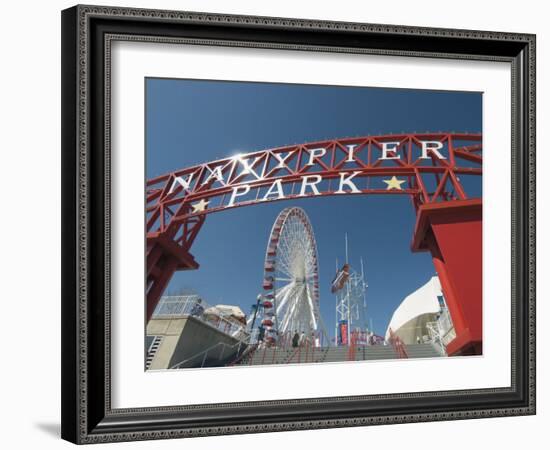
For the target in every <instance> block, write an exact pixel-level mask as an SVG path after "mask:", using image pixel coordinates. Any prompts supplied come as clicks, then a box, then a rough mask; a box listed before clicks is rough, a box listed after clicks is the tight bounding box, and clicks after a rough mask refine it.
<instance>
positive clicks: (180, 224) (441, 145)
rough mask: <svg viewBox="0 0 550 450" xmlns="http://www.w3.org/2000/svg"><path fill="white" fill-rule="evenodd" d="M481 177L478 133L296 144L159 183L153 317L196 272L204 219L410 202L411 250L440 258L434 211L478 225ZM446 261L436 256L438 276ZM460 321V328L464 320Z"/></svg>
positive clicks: (154, 201)
mask: <svg viewBox="0 0 550 450" xmlns="http://www.w3.org/2000/svg"><path fill="white" fill-rule="evenodd" d="M481 174H482V136H481V134H478V133H454V132H438V133H433V132H428V133H414V134H391V135H380V136H364V137H348V138H342V139H332V140H325V141H318V142H309V143H304V144H296V145H291V146H285V147H279V148H274V149H267V150H260V151H256V152H251V153H246V154H238V155H234V156H231V157H228V158H224V159H220V160H217V161H212V162H206V163H202V164H198V165H196V166H193V167H188V168H183V169H180V170H176V171H174V172H170V173H167V174H164V175H162V176H159V177H155V178H152V179H150V180H148V181H147V184H146V228H147V317H148V319H149V318H150V316H151V314H152V312H153V310H154V308H155V307H156V304H157V302H158V300H159V298H160V296H161V295H162V293H163V291H164V289H165V288H166V286H167V284H168V282H169V281H170V279H171V277H172V276H173V274H174V273H175V271H177V270H189V269H196V268H198V263H197V262H196V261H195V259H194V258H193V256H192V254H191V252H190V250H191V246H192V244H193V242H194V240H195V238H196V237H197V234H198V232H199V231H200V228H201V226H202V224H203V223H204V220H205V218H206V215H207V214H210V213H214V212H217V211H221V210H224V209H228V208H235V207H242V206H247V205H252V204H258V203H263V202H272V201H278V200H287V199H295V198H304V197H314V196H324V195H358V194H359V195H360V194H363V195H364V194H383V195H409V196H410V198H411V199H412V203H413V206H414V208H415V211H416V212H417V226H416V230H415V236H414V238H413V244H412V248H413V251H425V250H430V251H432V255H434V252H435V253H436V254H437V252H438V251H439V253H440V249H436V248H435V247H437V245H435V244H433V243H432V244H430V242H431V240H433V239H434V233H433V230H431V229H430V230H428V231H426V227H428V228H429V227H430V226H431V225H430V224H431V223H432V222H433V217H434V215H435V214H436V213H435V212H434V211H437V212H438V213H437V215H438V216H441V214H443V213H442V211H446V212H447V213H446V214H447V216H449V214H448V213H449V211H452V210H453V209H452V206H454V207H455V209H454V210H455V211H461V212H460V215H464V214H466V215H468V214H470V213H469V212H468V211H470V212H471V211H473V214H474V217H475V216H476V214H478V215H479V217H481V216H480V215H481V200H480V198H479V196H480V193H479V192H475V193H474V196H473V197H472V195H471V194H469V193H468V192H467V191H468V189H467V186H466V185H465V184H464V183H463V182H462V181H461V178H462V177H467V176H471V175H473V176H481ZM464 208H465V209H464ZM426 211H429V213H428V212H426ZM464 211H466V213H464ZM476 211H477V212H476ZM443 215H445V214H443ZM451 216H453V217H454V220H455V221H456V220H460V218H459V217H458V216H457V215H456V213H453V214H451ZM451 216H449V217H447V219H444V220H447V221H448V220H451V219H453V217H451ZM441 217H443V216H441ZM479 222H480V221H479ZM434 245H435V247H434ZM439 256H441V255H439ZM440 259H441V258H439V259H438V258H436V257H434V264H435V265H436V268H438V264H439V265H440V266H441V264H440V263H439V262H438V261H439V260H440ZM439 269H440V270H441V267H440V268H439ZM440 270H438V273H439V272H440ZM443 278H445V277H444V276H443V277H442V275H441V274H440V279H442V284H445V281H444V280H443ZM446 297H448V296H446ZM450 297H452V295H451V296H450ZM451 314H452V310H451ZM455 315H456V316H457V318H458V319H459V320H457V322H460V321H461V320H460V317H461V316H463V315H464V314H462V313H460V312H455ZM453 319H454V318H453ZM476 351H477V350H476Z"/></svg>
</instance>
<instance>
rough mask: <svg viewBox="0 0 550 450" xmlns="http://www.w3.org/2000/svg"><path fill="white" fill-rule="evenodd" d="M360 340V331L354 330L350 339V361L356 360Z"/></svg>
mask: <svg viewBox="0 0 550 450" xmlns="http://www.w3.org/2000/svg"><path fill="white" fill-rule="evenodd" d="M358 342H359V331H352V332H351V336H350V340H349V347H348V361H355V355H356V353H357V343H358Z"/></svg>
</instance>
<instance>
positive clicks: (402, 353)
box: [389, 328, 409, 358]
mask: <svg viewBox="0 0 550 450" xmlns="http://www.w3.org/2000/svg"><path fill="white" fill-rule="evenodd" d="M389 341H390V344H391V346H392V347H393V349H394V350H395V353H397V356H398V357H399V358H408V357H409V355H408V353H407V347H406V346H405V343H404V342H403V341H402V340H401V338H400V337H399V336H398V335H397V334H395V333H394V332H393V330H392V329H391V328H390V339H389Z"/></svg>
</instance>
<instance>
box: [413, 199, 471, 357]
mask: <svg viewBox="0 0 550 450" xmlns="http://www.w3.org/2000/svg"><path fill="white" fill-rule="evenodd" d="M412 249H413V251H429V252H430V253H431V254H432V259H433V262H434V266H435V269H436V271H437V274H438V277H439V280H440V282H441V289H442V291H443V294H444V296H445V301H446V303H447V307H448V308H449V312H450V314H451V318H452V320H453V325H454V328H455V333H456V338H455V339H454V340H453V341H451V342H450V343H449V344H448V345H447V353H448V354H449V355H451V356H453V355H480V354H481V352H482V320H481V319H482V205H481V199H472V200H458V201H456V202H452V203H446V204H426V205H422V206H421V207H420V209H419V211H418V214H417V221H416V227H415V234H414V237H413V242H412Z"/></svg>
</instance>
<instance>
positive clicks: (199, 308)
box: [191, 298, 204, 317]
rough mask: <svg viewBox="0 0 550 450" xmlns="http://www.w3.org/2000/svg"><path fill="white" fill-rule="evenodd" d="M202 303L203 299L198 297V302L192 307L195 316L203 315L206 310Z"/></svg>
mask: <svg viewBox="0 0 550 450" xmlns="http://www.w3.org/2000/svg"><path fill="white" fill-rule="evenodd" d="M201 303H202V299H201V298H198V299H197V303H195V305H194V306H193V308H192V309H191V315H192V316H195V317H200V316H202V313H203V312H204V307H203V306H202V305H201Z"/></svg>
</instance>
